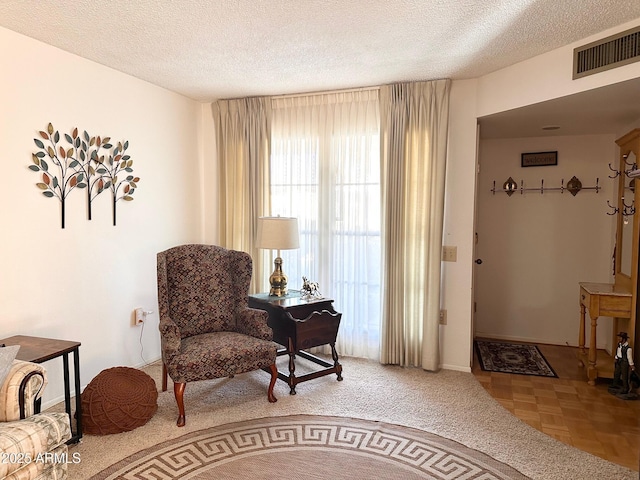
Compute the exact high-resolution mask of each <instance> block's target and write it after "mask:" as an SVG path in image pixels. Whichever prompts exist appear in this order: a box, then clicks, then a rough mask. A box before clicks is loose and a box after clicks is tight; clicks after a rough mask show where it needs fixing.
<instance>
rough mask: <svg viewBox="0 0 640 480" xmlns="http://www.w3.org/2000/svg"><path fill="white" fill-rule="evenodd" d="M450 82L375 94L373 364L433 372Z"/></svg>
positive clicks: (435, 365)
mask: <svg viewBox="0 0 640 480" xmlns="http://www.w3.org/2000/svg"><path fill="white" fill-rule="evenodd" d="M450 85H451V82H450V80H438V81H433V82H416V83H399V84H394V85H386V86H383V87H381V89H380V111H381V114H380V116H381V127H380V129H381V145H380V150H381V164H382V165H381V168H382V192H383V196H382V203H383V205H384V207H383V220H382V224H383V227H382V230H383V232H384V245H383V269H382V270H383V272H384V280H383V286H384V288H383V292H384V294H383V306H382V311H383V317H382V348H381V362H382V363H389V364H397V365H415V366H422V367H423V368H424V369H426V370H433V371H435V370H438V369H439V368H440V351H439V342H440V335H439V311H440V275H441V264H440V262H441V251H442V229H443V218H444V187H445V166H446V151H447V126H448V116H449V89H450Z"/></svg>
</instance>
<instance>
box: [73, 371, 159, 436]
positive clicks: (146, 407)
mask: <svg viewBox="0 0 640 480" xmlns="http://www.w3.org/2000/svg"><path fill="white" fill-rule="evenodd" d="M81 399H82V430H83V431H84V433H89V434H94V435H108V434H111V433H121V432H128V431H129V430H133V429H134V428H137V427H140V426H141V425H144V424H145V423H147V422H148V421H149V419H150V418H151V417H152V416H153V414H154V413H156V410H157V409H158V390H157V388H156V383H155V382H154V381H153V379H152V378H151V377H150V376H149V375H147V374H146V373H144V372H142V371H140V370H137V369H135V368H129V367H113V368H108V369H106V370H103V371H102V372H100V373H99V374H98V375H97V376H96V377H95V378H94V379H93V380H91V382H89V385H87V388H85V389H84V391H83V392H82V395H81Z"/></svg>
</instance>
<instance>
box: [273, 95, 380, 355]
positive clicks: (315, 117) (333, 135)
mask: <svg viewBox="0 0 640 480" xmlns="http://www.w3.org/2000/svg"><path fill="white" fill-rule="evenodd" d="M272 114H273V116H272V127H271V174H270V175H271V205H272V209H271V212H270V213H271V214H272V215H281V216H293V217H297V218H298V222H299V228H300V248H299V249H298V250H289V251H282V252H281V257H282V258H283V270H284V272H285V274H287V276H288V277H289V288H290V289H299V288H300V287H301V285H302V277H303V276H305V277H307V278H308V279H309V280H311V281H317V282H318V283H319V285H320V292H321V293H322V294H323V295H324V296H326V297H330V298H333V299H334V301H335V303H334V306H335V308H336V309H337V310H338V311H340V312H342V321H341V324H340V330H339V335H338V349H339V353H340V354H342V355H354V356H360V357H368V358H373V359H378V358H379V348H380V347H379V345H380V331H379V329H380V298H381V297H380V295H381V292H380V279H381V270H380V265H381V264H380V261H381V230H380V148H379V129H380V117H379V109H378V91H377V89H376V90H360V91H354V92H336V93H328V94H318V95H309V96H291V97H275V98H273V103H272Z"/></svg>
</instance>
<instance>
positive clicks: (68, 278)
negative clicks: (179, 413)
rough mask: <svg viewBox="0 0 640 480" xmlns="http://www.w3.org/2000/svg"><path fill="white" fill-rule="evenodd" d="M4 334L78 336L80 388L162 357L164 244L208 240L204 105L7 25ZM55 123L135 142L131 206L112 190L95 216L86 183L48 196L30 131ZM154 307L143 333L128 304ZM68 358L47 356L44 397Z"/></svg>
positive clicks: (2, 35)
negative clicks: (107, 371)
mask: <svg viewBox="0 0 640 480" xmlns="http://www.w3.org/2000/svg"><path fill="white" fill-rule="evenodd" d="M0 64H1V65H2V72H3V73H2V75H0V127H1V128H0V152H1V153H0V164H1V165H2V167H3V171H2V178H3V182H2V188H0V224H1V225H2V232H3V234H2V237H1V238H2V239H1V240H0V242H1V245H2V248H0V338H5V337H8V336H11V335H17V334H26V335H33V336H42V337H52V338H59V339H67V340H74V341H79V342H81V343H82V346H81V347H80V360H81V373H82V385H83V386H84V385H86V384H87V383H88V382H89V381H90V380H91V379H92V378H93V377H94V376H95V375H96V374H97V373H99V372H100V371H101V370H102V369H104V368H108V367H112V366H116V365H140V364H142V363H144V362H148V361H151V360H154V359H157V358H159V355H160V353H159V338H158V333H157V324H158V316H157V310H158V307H157V294H156V273H155V268H156V259H155V255H156V253H157V252H158V251H160V250H163V249H165V248H168V247H170V246H173V245H175V244H179V243H184V242H189V241H198V240H200V239H201V237H202V235H201V223H202V214H201V201H200V196H201V184H200V182H199V178H200V168H201V165H200V164H199V160H198V159H199V154H200V149H201V148H202V145H203V140H202V132H201V131H200V127H199V108H200V107H199V105H198V104H197V103H196V102H194V101H191V100H188V99H186V98H184V97H181V96H179V95H176V94H174V93H171V92H168V91H166V90H163V89H161V88H158V87H156V86H152V85H150V84H148V83H146V82H143V81H140V80H138V79H136V78H133V77H130V76H127V75H124V74H122V73H119V72H116V71H114V70H112V69H109V68H106V67H103V66H101V65H99V64H96V63H94V62H90V61H87V60H84V59H81V58H79V57H77V56H74V55H71V54H68V53H66V52H63V51H61V50H59V49H56V48H53V47H51V46H48V45H45V44H43V43H40V42H37V41H35V40H33V39H30V38H27V37H24V36H21V35H18V34H16V33H14V32H11V31H9V30H6V29H2V28H0ZM49 122H51V123H53V125H54V127H55V128H56V129H58V130H59V131H60V133H61V134H63V133H71V130H72V129H73V128H74V127H77V128H78V129H79V130H80V131H83V130H87V131H88V132H89V133H90V134H93V135H101V136H106V135H109V136H111V137H112V139H113V140H128V141H129V143H130V147H129V150H128V153H129V154H130V155H131V157H132V159H133V160H134V164H133V169H134V173H135V175H136V176H139V177H140V179H141V180H140V182H139V188H138V189H137V191H136V192H135V195H134V198H135V200H134V201H133V202H119V203H118V208H117V213H118V219H117V226H112V221H111V210H110V203H109V197H108V195H107V193H103V194H102V195H100V196H99V197H98V198H97V199H96V200H95V201H94V207H93V208H94V212H93V220H92V221H88V220H87V219H86V213H85V210H86V202H85V199H84V195H83V193H84V192H82V191H74V192H72V193H71V195H70V196H69V197H68V202H67V203H68V205H67V212H66V213H67V215H66V217H67V218H66V228H65V229H62V228H61V227H60V203H59V202H58V201H57V200H55V199H52V198H45V197H44V196H43V195H42V194H41V192H40V190H39V189H38V188H37V187H36V186H35V184H36V182H38V181H40V176H39V174H37V173H34V172H32V171H31V170H29V169H28V166H29V165H30V164H31V154H32V153H34V152H36V151H37V149H36V147H35V145H34V142H33V139H34V138H35V137H36V136H37V132H38V131H39V130H46V127H47V124H48V123H49ZM136 307H145V308H147V309H149V310H153V311H154V312H155V313H154V314H152V315H150V316H149V317H148V322H147V324H146V325H145V327H144V330H142V329H141V328H140V327H132V326H130V319H131V312H132V310H133V309H134V308H136ZM61 364H62V361H61V360H54V361H50V362H47V363H46V364H45V366H46V367H47V368H48V370H49V380H50V384H49V386H48V387H47V390H46V392H45V399H44V403H45V404H48V403H51V402H52V401H53V400H54V399H60V398H61V396H62V394H63V389H62V376H61V375H62V374H61V371H62V367H61Z"/></svg>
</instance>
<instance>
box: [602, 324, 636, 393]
mask: <svg viewBox="0 0 640 480" xmlns="http://www.w3.org/2000/svg"><path fill="white" fill-rule="evenodd" d="M618 338H619V339H620V341H619V342H618V347H617V348H616V356H615V370H614V372H613V382H612V383H611V386H610V387H609V389H608V390H609V393H611V394H612V395H616V396H617V397H619V398H622V399H624V400H631V399H635V398H637V394H636V393H635V392H634V391H632V389H631V387H630V383H629V380H630V378H631V374H632V373H633V372H634V371H635V369H636V367H635V365H634V364H633V351H632V350H631V346H630V345H629V336H628V335H627V332H620V333H618Z"/></svg>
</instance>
